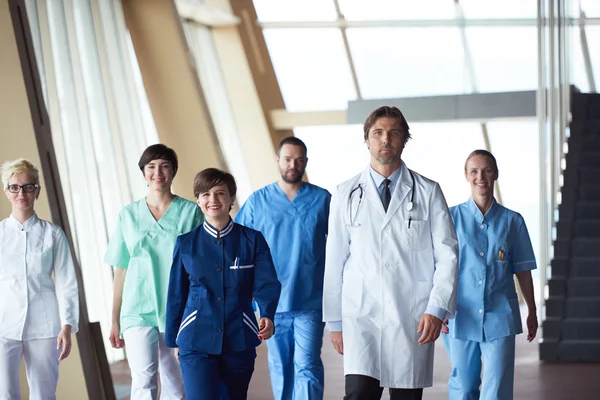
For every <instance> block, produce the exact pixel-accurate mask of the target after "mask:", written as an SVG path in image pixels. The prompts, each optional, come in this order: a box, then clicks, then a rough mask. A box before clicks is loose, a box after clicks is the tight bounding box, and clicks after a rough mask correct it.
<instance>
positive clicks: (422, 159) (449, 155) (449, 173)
mask: <svg viewBox="0 0 600 400" xmlns="http://www.w3.org/2000/svg"><path fill="white" fill-rule="evenodd" d="M409 125H410V133H411V135H412V139H411V140H410V141H409V142H408V143H407V144H406V148H405V150H404V152H403V153H402V159H403V160H404V161H405V162H406V165H408V167H409V168H410V169H412V170H414V171H416V172H418V173H420V174H422V175H424V176H426V177H428V178H430V179H433V180H434V181H437V182H438V183H439V184H440V186H441V188H442V191H443V192H444V196H445V197H446V202H447V203H448V206H453V205H456V204H460V203H464V202H465V201H466V200H467V199H468V198H469V194H470V191H469V186H468V183H467V182H466V180H465V176H464V167H465V159H466V158H467V156H468V155H469V153H471V151H473V150H475V149H480V148H483V147H484V142H483V136H482V134H481V126H480V125H479V124H477V123H473V122H454V123H452V122H450V123H412V124H411V123H410V122H409Z"/></svg>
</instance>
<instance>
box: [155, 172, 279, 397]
mask: <svg viewBox="0 0 600 400" xmlns="http://www.w3.org/2000/svg"><path fill="white" fill-rule="evenodd" d="M235 194H236V184H235V179H234V178H233V176H232V175H231V174H229V173H227V172H224V171H221V170H218V169H215V168H208V169H205V170H203V171H201V172H199V173H198V174H197V175H196V177H195V179H194V197H196V201H197V203H198V205H199V206H200V208H201V209H202V212H203V213H204V215H205V222H204V224H202V225H200V226H198V227H197V228H196V229H194V230H193V231H191V232H189V233H186V234H184V235H181V236H179V237H178V238H177V242H176V244H175V250H174V254H173V265H172V267H171V277H170V281H169V291H168V298H167V326H166V331H165V344H166V345H167V346H168V347H171V348H175V355H176V356H177V357H178V359H179V364H180V366H181V372H182V374H183V382H184V387H185V392H186V396H187V398H188V400H196V399H198V400H219V399H221V400H241V399H246V397H247V392H248V385H249V383H250V378H251V377H252V373H253V371H254V360H255V358H256V346H258V345H259V344H260V343H261V340H267V339H269V338H270V337H271V336H272V335H273V332H274V325H273V317H274V315H275V310H276V309H277V303H278V301H279V293H280V291H281V284H280V283H279V281H278V280H277V275H276V273H275V268H274V266H273V260H272V258H271V253H270V251H269V246H268V245H267V242H266V241H265V239H264V237H263V235H262V234H261V233H260V232H258V231H255V230H253V229H250V228H247V227H245V226H242V225H238V224H236V223H234V222H233V221H232V220H231V217H230V216H229V212H230V210H231V206H232V204H233V202H234V200H235ZM252 299H254V300H255V301H256V303H257V304H258V307H259V309H260V321H259V323H257V321H256V318H255V314H254V311H253V308H252Z"/></svg>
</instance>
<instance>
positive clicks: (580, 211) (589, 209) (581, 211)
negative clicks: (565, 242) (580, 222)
mask: <svg viewBox="0 0 600 400" xmlns="http://www.w3.org/2000/svg"><path fill="white" fill-rule="evenodd" d="M575 217H576V218H582V219H583V218H600V201H580V202H578V203H577V206H576V207H575Z"/></svg>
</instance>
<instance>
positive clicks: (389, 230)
mask: <svg viewBox="0 0 600 400" xmlns="http://www.w3.org/2000/svg"><path fill="white" fill-rule="evenodd" d="M401 168H402V169H401V172H400V177H399V179H398V183H397V186H396V188H395V189H394V192H393V193H392V198H391V201H390V205H389V208H388V211H387V213H386V212H385V211H384V209H383V205H382V203H381V199H380V197H379V193H378V191H377V188H376V187H375V183H374V182H373V179H372V178H371V175H370V171H369V169H370V167H367V168H366V169H365V170H364V171H363V172H362V173H361V174H359V175H357V176H355V177H354V178H352V179H350V180H349V181H346V182H344V183H342V184H340V185H339V186H338V188H337V191H336V192H335V193H334V194H333V198H332V204H331V213H330V218H329V236H328V238H327V253H326V262H325V284H324V293H323V319H324V321H327V322H330V321H342V329H343V331H342V332H343V340H344V373H345V374H346V375H348V374H359V375H367V376H370V377H373V378H376V379H379V380H380V382H381V386H382V387H391V388H424V387H429V386H431V385H432V384H433V350H434V344H433V343H430V344H427V345H419V344H418V338H419V336H420V335H418V334H417V327H418V324H419V320H420V318H421V316H422V315H423V313H424V312H425V310H426V308H427V307H428V306H436V307H439V308H441V309H443V310H446V311H447V314H446V317H449V318H451V317H452V316H453V314H454V312H455V309H456V284H457V274H458V241H457V239H456V233H455V231H454V225H453V224H452V219H451V217H450V213H449V211H448V206H447V205H446V200H445V199H444V195H443V193H442V191H441V189H440V187H439V185H438V184H437V183H436V182H433V181H431V180H429V179H427V178H425V177H423V176H421V175H419V174H417V173H415V172H413V175H414V179H415V188H412V185H413V184H412V180H411V175H410V173H409V170H408V168H407V167H406V165H405V164H404V163H402V167H401ZM359 183H360V184H361V186H362V188H363V190H364V195H363V199H362V204H361V205H360V208H359V210H358V213H356V208H357V206H358V202H359V197H360V190H356V191H355V192H354V193H353V194H352V201H351V202H349V196H350V192H351V191H352V190H353V189H355V188H357V187H358V184H359ZM413 189H414V190H415V195H414V207H413V209H412V211H410V212H409V211H407V209H406V208H407V207H406V206H407V204H408V203H409V202H410V198H411V190H413ZM349 207H351V210H352V219H353V222H354V223H353V225H360V226H348V225H349V224H350V221H349V219H350V210H349ZM355 213H356V215H355ZM409 216H412V221H411V225H410V229H409V228H408V219H409Z"/></svg>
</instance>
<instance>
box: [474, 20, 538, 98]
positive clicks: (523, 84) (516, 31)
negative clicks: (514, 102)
mask: <svg viewBox="0 0 600 400" xmlns="http://www.w3.org/2000/svg"><path fill="white" fill-rule="evenodd" d="M466 34H467V43H468V46H469V50H470V52H471V55H472V57H473V66H474V71H475V78H476V80H475V81H476V83H477V89H478V91H479V92H503V91H514V90H536V89H537V84H538V81H537V32H536V28H535V27H531V28H530V27H513V28H497V27H468V28H466Z"/></svg>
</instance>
